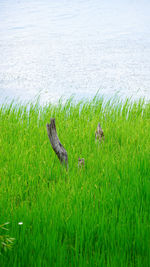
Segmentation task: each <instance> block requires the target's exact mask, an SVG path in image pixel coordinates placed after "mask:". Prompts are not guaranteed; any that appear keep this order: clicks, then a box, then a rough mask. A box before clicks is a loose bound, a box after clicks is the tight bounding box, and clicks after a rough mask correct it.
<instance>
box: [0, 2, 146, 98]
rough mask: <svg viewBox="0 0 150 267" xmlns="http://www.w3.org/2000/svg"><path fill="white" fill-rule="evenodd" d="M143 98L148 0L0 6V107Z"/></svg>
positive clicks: (19, 3) (22, 3)
mask: <svg viewBox="0 0 150 267" xmlns="http://www.w3.org/2000/svg"><path fill="white" fill-rule="evenodd" d="M98 90H100V91H99V94H103V95H104V96H105V97H110V96H114V95H115V94H116V93H118V92H119V93H118V95H119V96H120V97H121V98H125V97H126V96H127V97H133V98H134V99H138V98H140V97H145V98H146V99H147V100H149V99H150V1H148V0H122V1H121V0H120V1H115V0H105V1H104V0H103V1H102V0H55V1H54V0H0V95H1V96H0V102H1V103H2V102H4V100H5V99H6V98H8V99H9V100H12V99H18V98H19V99H20V100H21V101H30V100H34V99H35V98H36V97H37V96H39V95H40V97H41V103H45V102H57V101H58V99H59V98H60V97H61V96H64V97H65V98H68V97H69V96H71V95H72V94H74V95H75V98H76V99H82V98H89V99H90V98H91V97H93V96H94V95H95V94H96V92H97V91H98Z"/></svg>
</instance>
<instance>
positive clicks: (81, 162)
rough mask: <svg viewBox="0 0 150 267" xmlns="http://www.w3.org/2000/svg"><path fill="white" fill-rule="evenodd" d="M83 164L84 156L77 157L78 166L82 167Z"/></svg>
mask: <svg viewBox="0 0 150 267" xmlns="http://www.w3.org/2000/svg"><path fill="white" fill-rule="evenodd" d="M84 165H85V160H84V158H81V159H80V158H78V168H82V167H84Z"/></svg>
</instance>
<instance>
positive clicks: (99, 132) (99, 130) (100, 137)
mask: <svg viewBox="0 0 150 267" xmlns="http://www.w3.org/2000/svg"><path fill="white" fill-rule="evenodd" d="M97 140H98V141H99V142H101V141H102V140H103V141H104V140H105V136H104V132H103V130H102V128H101V126H100V123H98V126H97V130H96V132H95V141H97Z"/></svg>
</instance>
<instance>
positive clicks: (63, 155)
mask: <svg viewBox="0 0 150 267" xmlns="http://www.w3.org/2000/svg"><path fill="white" fill-rule="evenodd" d="M46 128H47V134H48V137H49V140H50V143H51V145H52V148H53V150H54V151H55V153H56V155H57V157H58V158H59V160H60V162H61V163H62V164H65V165H66V167H68V155H67V151H66V150H65V148H64V147H63V145H62V144H61V143H60V141H59V138H58V136H57V132H56V125H55V119H54V118H51V119H50V124H49V123H47V124H46Z"/></svg>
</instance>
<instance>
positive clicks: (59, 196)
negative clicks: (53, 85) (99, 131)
mask: <svg viewBox="0 0 150 267" xmlns="http://www.w3.org/2000/svg"><path fill="white" fill-rule="evenodd" d="M50 117H55V119H56V127H57V133H58V136H59V139H60V141H61V142H62V144H63V145H64V147H65V149H66V150H67V152H68V158H69V169H68V171H66V169H65V168H64V167H63V166H61V165H60V163H59V160H58V158H57V157H56V155H55V153H54V151H53V150H52V148H51V145H50V143H49V139H48V136H47V132H46V123H47V122H49V120H50ZM98 122H100V123H101V126H102V128H103V130H104V134H105V142H104V143H101V144H98V143H95V130H96V128H97V124H98ZM0 151H1V153H0V225H3V224H4V223H6V222H9V225H8V227H7V228H9V231H7V234H8V236H10V237H12V238H15V243H14V245H13V247H12V249H11V250H7V251H4V250H3V246H1V247H0V248H1V255H0V266H119V267H121V266H130V267H132V266H136V267H137V266H142V267H144V266H145V267H147V266H148V265H149V262H150V258H149V252H150V251H149V244H150V243H149V241H150V228H149V226H150V225H149V222H150V216H149V214H150V213H149V212H150V209H149V207H150V169H149V166H150V165H149V163H150V161H149V151H150V104H149V103H147V104H146V103H144V102H142V101H139V102H138V103H132V104H131V103H130V102H129V101H126V102H125V103H120V102H118V103H115V102H114V101H109V102H107V103H104V102H103V100H101V99H97V98H95V99H94V100H93V101H91V102H86V103H78V104H74V103H73V102H72V101H67V102H66V104H64V105H62V104H61V103H59V104H58V105H57V106H54V105H49V106H45V107H40V106H38V105H32V104H31V105H29V106H22V105H14V104H12V105H8V106H7V105H3V106H2V107H1V108H0ZM78 157H84V158H85V167H84V168H80V169H79V168H78ZM19 222H20V224H19ZM21 222H22V223H21ZM0 231H2V229H0ZM2 235H3V233H2V232H0V236H2Z"/></svg>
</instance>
